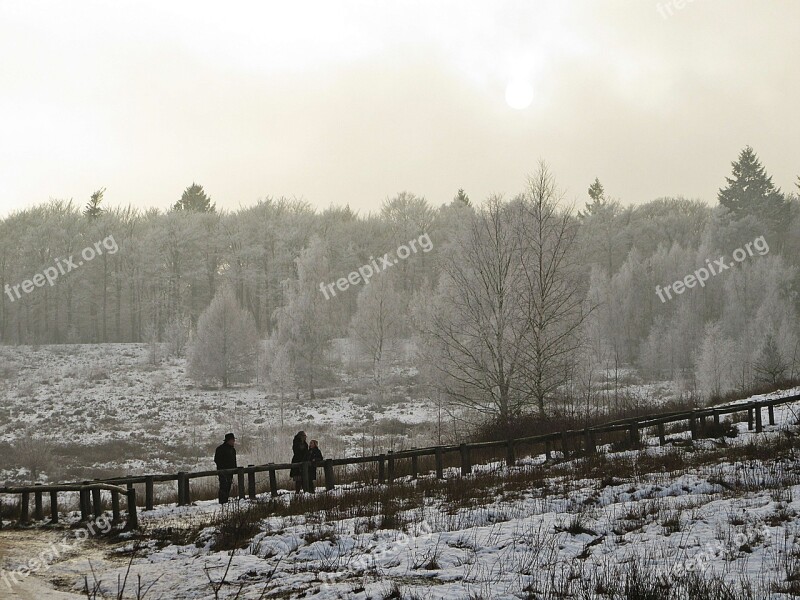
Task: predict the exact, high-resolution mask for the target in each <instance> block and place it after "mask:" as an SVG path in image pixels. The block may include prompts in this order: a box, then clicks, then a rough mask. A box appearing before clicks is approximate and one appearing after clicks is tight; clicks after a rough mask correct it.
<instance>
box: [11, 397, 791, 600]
mask: <svg viewBox="0 0 800 600" xmlns="http://www.w3.org/2000/svg"><path fill="white" fill-rule="evenodd" d="M798 391H800V390H797V389H795V390H792V391H789V392H786V394H789V393H798ZM798 412H800V403H795V404H790V405H787V406H782V407H778V408H776V410H775V416H776V425H775V426H766V427H765V431H764V432H763V433H761V434H755V433H754V432H748V431H747V425H746V423H734V424H733V426H734V427H735V428H736V429H737V431H738V435H737V436H736V437H733V438H726V440H725V441H720V440H712V439H708V440H698V441H695V442H694V443H693V444H691V445H690V446H688V447H687V446H686V445H685V444H688V443H689V439H688V438H689V435H688V433H675V434H672V435H670V436H669V443H668V444H667V445H666V446H664V447H659V446H658V442H657V439H653V438H646V439H645V440H644V442H645V446H646V447H645V448H644V449H643V450H641V451H635V450H626V451H622V452H612V450H611V448H610V447H609V446H606V447H604V448H603V453H601V455H600V457H595V458H592V457H588V458H573V459H571V460H568V461H564V460H559V459H558V457H556V460H555V461H554V463H552V464H549V465H546V466H542V463H543V462H544V457H543V456H541V455H537V456H526V457H524V458H523V459H522V460H520V462H519V465H518V466H517V467H514V468H507V467H505V466H504V465H503V464H501V463H496V464H489V465H482V466H477V467H476V468H475V472H474V474H473V475H471V476H470V477H468V478H464V479H462V478H460V477H458V476H457V474H456V473H455V470H451V471H448V472H447V477H448V480H447V481H445V482H436V481H435V480H433V479H431V478H430V477H423V478H421V479H420V480H418V481H416V482H407V481H406V482H400V483H398V484H396V485H395V486H393V487H391V488H389V487H386V486H379V487H373V488H365V487H360V486H352V487H343V488H339V489H337V490H336V492H334V493H325V492H320V493H318V495H317V496H318V498H317V497H315V499H314V500H313V501H312V500H310V499H309V496H307V495H304V496H303V497H302V499H296V498H295V497H294V496H293V495H292V494H289V493H288V492H286V493H283V494H282V495H281V496H280V498H279V499H278V500H277V501H276V503H275V504H272V505H270V504H268V503H269V498H266V497H263V498H259V500H258V502H255V503H250V502H249V501H243V502H242V503H241V505H240V506H239V507H238V509H235V508H233V507H230V508H227V509H226V511H227V512H226V514H227V517H223V515H222V514H221V512H220V510H219V507H218V506H217V505H215V504H214V503H213V502H197V503H196V504H195V505H194V506H191V507H176V506H174V505H169V506H160V507H157V509H156V510H155V511H152V512H149V513H147V512H145V513H142V514H141V523H142V526H143V528H144V531H145V532H147V535H145V536H144V539H139V538H137V537H136V536H131V537H129V538H127V539H123V540H120V541H117V542H113V543H110V544H108V545H103V544H101V543H95V542H94V541H93V540H90V541H87V542H86V543H87V547H86V548H87V549H86V551H85V553H80V552H78V553H76V554H75V555H74V556H72V557H71V558H69V559H68V560H63V561H59V562H57V563H55V564H53V565H52V566H51V567H50V569H49V571H48V572H47V574H46V579H49V580H56V581H58V582H59V583H60V584H61V585H62V589H64V588H65V589H68V590H72V591H73V592H80V590H81V588H82V586H83V585H84V583H83V582H84V580H83V576H84V575H86V574H89V573H91V572H92V570H93V572H94V573H95V576H96V578H97V581H98V582H99V583H100V588H101V589H102V591H103V592H104V593H105V594H107V595H108V596H109V597H111V596H112V595H113V594H115V592H116V589H117V581H118V578H119V577H124V576H125V573H126V572H127V569H128V561H129V560H130V554H131V551H132V550H133V549H134V548H135V547H137V545H141V546H140V547H139V548H138V550H137V552H136V553H135V554H134V556H133V559H132V563H131V567H130V574H129V575H128V580H129V582H131V581H137V578H138V577H139V576H141V581H142V582H143V583H144V584H146V585H150V584H153V587H152V588H151V590H150V591H149V593H148V595H147V597H148V598H174V599H184V598H187V599H188V598H214V597H215V589H216V590H217V591H216V593H217V594H218V597H220V598H234V597H238V598H276V597H277V598H301V597H302V598H318V599H320V600H323V599H333V598H353V599H364V600H366V599H367V598H376V599H377V598H409V599H411V598H448V599H450V598H452V599H463V598H475V599H478V598H493V599H494V598H497V599H506V598H507V599H512V598H570V597H574V598H577V597H580V598H632V597H637V598H638V597H647V598H655V597H658V598H661V599H663V600H667V599H668V598H672V597H675V598H678V597H680V598H693V599H694V598H706V597H708V598H711V597H713V598H739V597H751V598H757V599H766V598H789V597H792V596H796V595H797V594H798V593H800V587H798V581H800V522H798V521H797V515H798V513H799V512H800V466H798V464H797V461H796V452H797V449H798V448H800V441H798V438H797V435H798V433H800V429H798V426H797V422H798V419H797V414H798ZM676 443H677V444H679V445H680V447H677V446H676ZM323 498H326V499H327V501H323ZM298 502H299V503H301V504H295V503H298ZM313 502H318V503H319V504H314V503H313ZM293 507H294V508H293ZM247 510H253V511H260V512H259V513H258V517H259V518H256V519H250V520H242V519H240V518H238V517H241V515H242V514H243V512H246V511H247ZM244 521H248V522H249V521H252V522H253V523H255V528H254V530H253V531H251V532H249V533H248V534H247V536H246V539H245V541H244V543H241V544H238V545H236V549H235V550H233V551H232V552H231V551H228V550H222V549H220V547H219V546H220V544H221V543H222V539H223V536H224V534H225V533H226V532H227V533H230V529H231V527H232V524H233V523H235V522H240V523H241V522H244ZM16 535H25V532H2V533H0V543H2V542H3V541H5V540H9V541H11V542H13V540H14V538H15V536H16ZM27 558H28V556H25V555H24V554H21V553H16V554H14V555H13V556H9V555H8V553H6V557H5V565H4V566H5V568H6V569H8V568H13V567H15V566H19V565H21V564H24V562H25V561H26V560H27ZM89 560H91V569H90V567H89V563H88V561H89ZM0 583H2V581H0ZM626 585H627V586H628V587H627V588H626V587H625V586H626ZM704 585H706V586H708V585H711V586H712V587H713V586H717V587H719V586H724V585H729V586H730V589H731V590H732V591H735V592H736V593H738V594H743V593H744V592H743V591H742V590H746V589H747V588H748V586H749V587H750V588H751V592H752V593H751V594H750V595H749V596H741V595H739V596H737V595H717V596H715V595H702V591H703V586H704ZM637 586H638V587H637ZM681 586H683V587H681ZM634 588H636V589H635V590H634ZM679 589H680V591H678V590H679ZM615 590H616V591H615ZM647 590H650V595H639V596H637V595H635V594H634V591H638V592H640V593H642V594H644V592H646V591H647ZM133 592H134V586H133V585H131V584H130V583H129V584H128V586H127V592H126V593H127V595H126V596H125V597H135V596H134V595H133ZM237 594H238V595H237ZM615 594H616V595H615ZM670 594H677V595H670Z"/></svg>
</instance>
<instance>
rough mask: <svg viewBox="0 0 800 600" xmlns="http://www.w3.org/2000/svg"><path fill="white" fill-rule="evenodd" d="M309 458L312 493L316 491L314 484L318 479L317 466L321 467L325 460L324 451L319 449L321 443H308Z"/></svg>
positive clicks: (313, 441) (312, 441) (314, 441)
mask: <svg viewBox="0 0 800 600" xmlns="http://www.w3.org/2000/svg"><path fill="white" fill-rule="evenodd" d="M308 456H309V459H310V460H311V474H310V479H311V483H312V485H311V491H314V485H313V483H314V481H315V480H316V479H317V466H319V465H321V464H322V461H323V460H324V459H323V457H322V450H320V449H319V442H318V441H317V440H311V441H310V442H308Z"/></svg>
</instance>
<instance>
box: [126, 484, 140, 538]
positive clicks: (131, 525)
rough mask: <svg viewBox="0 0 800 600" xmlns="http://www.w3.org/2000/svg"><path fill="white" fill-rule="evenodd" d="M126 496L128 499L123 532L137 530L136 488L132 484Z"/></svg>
mask: <svg viewBox="0 0 800 600" xmlns="http://www.w3.org/2000/svg"><path fill="white" fill-rule="evenodd" d="M126 496H127V498H128V502H127V504H128V506H127V508H128V522H127V523H125V530H126V531H128V530H131V529H139V517H138V515H137V514H136V488H134V487H133V485H132V484H131V487H130V488H128V491H127V493H126Z"/></svg>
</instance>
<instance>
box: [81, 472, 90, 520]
mask: <svg viewBox="0 0 800 600" xmlns="http://www.w3.org/2000/svg"><path fill="white" fill-rule="evenodd" d="M83 483H84V484H87V483H89V482H88V481H84V482H83ZM78 499H79V501H80V505H81V521H88V520H89V515H90V513H91V512H92V507H91V504H92V500H91V495H90V492H89V490H88V489H86V488H81V490H80V492H78Z"/></svg>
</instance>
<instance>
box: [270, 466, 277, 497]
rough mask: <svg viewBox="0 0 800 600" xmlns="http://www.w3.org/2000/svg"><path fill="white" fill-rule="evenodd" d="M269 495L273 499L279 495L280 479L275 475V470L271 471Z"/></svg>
mask: <svg viewBox="0 0 800 600" xmlns="http://www.w3.org/2000/svg"><path fill="white" fill-rule="evenodd" d="M270 464H273V463H270ZM269 495H270V496H272V497H273V498H275V497H277V495H278V477H277V476H276V475H275V469H270V470H269Z"/></svg>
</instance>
